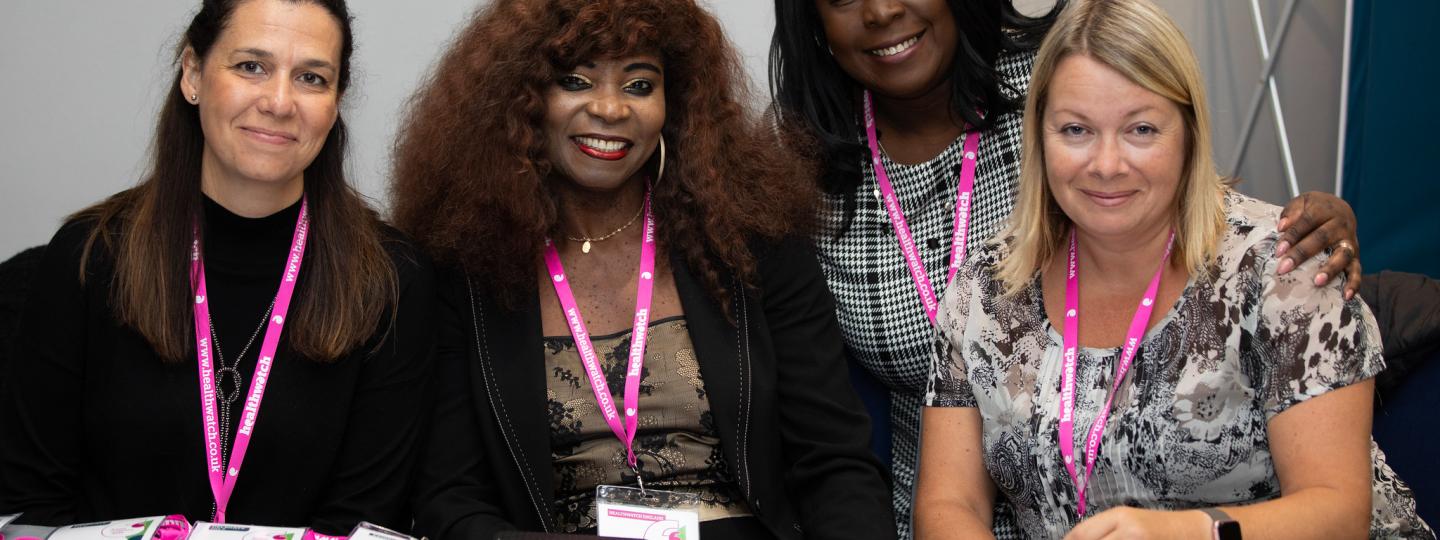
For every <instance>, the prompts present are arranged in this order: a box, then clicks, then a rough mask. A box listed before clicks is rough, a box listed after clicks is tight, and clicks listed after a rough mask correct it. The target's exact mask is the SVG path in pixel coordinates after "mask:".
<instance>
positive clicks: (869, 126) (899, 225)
mask: <svg viewBox="0 0 1440 540" xmlns="http://www.w3.org/2000/svg"><path fill="white" fill-rule="evenodd" d="M965 129H966V130H967V131H969V133H967V134H966V135H965V155H964V156H962V157H963V159H962V161H961V162H960V185H959V186H958V188H957V191H959V193H958V194H957V195H956V197H955V234H954V236H953V237H952V238H951V239H950V270H949V271H948V272H947V273H946V274H945V283H946V284H949V283H950V281H951V280H953V279H955V272H956V271H958V270H960V264H961V263H964V262H965V245H966V243H967V241H968V240H967V239H968V238H969V236H970V205H971V203H972V202H974V200H975V199H974V197H973V195H974V192H975V164H976V163H977V162H978V161H979V154H978V152H979V151H980V132H979V131H970V126H969V125H966V126H965ZM865 138H866V140H867V142H869V143H870V161H871V163H873V164H874V165H875V182H876V183H877V184H880V192H881V194H882V196H883V204H884V205H885V213H886V214H888V215H889V216H890V226H891V227H893V228H894V229H895V237H896V238H898V239H899V240H900V252H901V253H902V254H904V255H905V267H906V268H908V269H909V270H910V277H911V278H912V279H914V280H915V290H916V292H919V293H920V304H921V305H923V306H924V307H925V316H926V317H929V318H930V324H932V325H933V324H935V315H936V313H938V312H939V311H940V300H939V298H936V294H935V286H934V285H931V284H930V276H929V275H928V274H926V273H925V262H924V261H921V260H920V250H919V249H918V248H916V247H915V238H914V237H913V236H911V235H910V226H909V225H907V224H906V223H905V213H904V212H902V211H901V210H900V198H899V197H897V196H896V195H895V188H894V187H892V186H891V185H890V176H889V175H887V174H885V165H884V164H882V163H881V162H880V139H879V137H878V136H877V135H876V132H875V106H874V103H873V100H872V99H871V97H870V91H869V90H866V91H865Z"/></svg>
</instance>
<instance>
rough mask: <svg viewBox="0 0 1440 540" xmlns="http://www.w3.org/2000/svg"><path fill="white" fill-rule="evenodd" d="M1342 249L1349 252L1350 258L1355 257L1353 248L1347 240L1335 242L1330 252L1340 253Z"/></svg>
mask: <svg viewBox="0 0 1440 540" xmlns="http://www.w3.org/2000/svg"><path fill="white" fill-rule="evenodd" d="M1342 249H1343V250H1345V251H1349V252H1350V255H1351V256H1354V255H1355V246H1354V245H1352V244H1351V243H1350V241H1349V240H1341V241H1339V242H1335V247H1334V248H1332V249H1331V251H1340V250H1342Z"/></svg>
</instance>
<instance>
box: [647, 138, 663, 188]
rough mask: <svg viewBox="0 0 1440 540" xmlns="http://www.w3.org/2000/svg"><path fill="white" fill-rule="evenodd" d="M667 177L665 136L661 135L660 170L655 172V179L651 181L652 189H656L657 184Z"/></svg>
mask: <svg viewBox="0 0 1440 540" xmlns="http://www.w3.org/2000/svg"><path fill="white" fill-rule="evenodd" d="M661 178H665V136H664V135H661V136H660V170H659V171H658V172H656V173H655V181H654V182H651V183H650V191H655V186H658V185H660V179H661Z"/></svg>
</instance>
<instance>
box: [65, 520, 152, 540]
mask: <svg viewBox="0 0 1440 540" xmlns="http://www.w3.org/2000/svg"><path fill="white" fill-rule="evenodd" d="M164 521H165V516H151V517H143V518H134V519H117V520H114V521H97V522H95V523H81V524H78V525H68V526H65V527H60V528H59V529H55V532H53V533H50V536H49V537H48V540H101V539H121V540H148V539H149V538H150V537H151V536H153V535H154V534H155V529H157V528H159V527H160V523H162V522H164Z"/></svg>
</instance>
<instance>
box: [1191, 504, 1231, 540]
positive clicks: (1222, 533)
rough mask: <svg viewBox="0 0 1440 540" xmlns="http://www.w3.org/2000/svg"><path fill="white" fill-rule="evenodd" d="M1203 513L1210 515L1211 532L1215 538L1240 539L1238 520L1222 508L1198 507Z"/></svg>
mask: <svg viewBox="0 0 1440 540" xmlns="http://www.w3.org/2000/svg"><path fill="white" fill-rule="evenodd" d="M1197 510H1200V511H1201V512H1204V513H1205V515H1207V516H1210V521H1211V523H1210V528H1211V534H1212V535H1213V538H1214V539H1215V540H1241V539H1240V522H1238V521H1235V518H1232V517H1230V514H1226V513H1225V511H1224V510H1221V509H1219V508H1198V509H1197Z"/></svg>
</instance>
